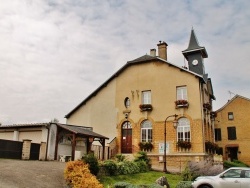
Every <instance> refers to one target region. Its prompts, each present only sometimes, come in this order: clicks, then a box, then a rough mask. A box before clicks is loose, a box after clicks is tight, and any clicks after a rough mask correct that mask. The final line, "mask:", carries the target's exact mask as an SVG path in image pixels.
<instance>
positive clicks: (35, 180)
mask: <svg viewBox="0 0 250 188" xmlns="http://www.w3.org/2000/svg"><path fill="white" fill-rule="evenodd" d="M65 166H66V163H63V162H58V161H24V160H12V159H0V188H50V187H51V188H57V187H58V188H66V187H67V186H66V184H65V182H64V178H63V171H64V168H65Z"/></svg>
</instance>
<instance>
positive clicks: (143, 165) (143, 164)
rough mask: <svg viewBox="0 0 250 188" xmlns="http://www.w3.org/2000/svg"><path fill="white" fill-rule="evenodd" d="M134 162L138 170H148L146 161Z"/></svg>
mask: <svg viewBox="0 0 250 188" xmlns="http://www.w3.org/2000/svg"><path fill="white" fill-rule="evenodd" d="M135 163H136V165H137V166H138V168H139V172H147V171H149V168H148V165H147V163H146V162H145V161H137V162H135Z"/></svg>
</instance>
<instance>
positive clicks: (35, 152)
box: [30, 143, 40, 160]
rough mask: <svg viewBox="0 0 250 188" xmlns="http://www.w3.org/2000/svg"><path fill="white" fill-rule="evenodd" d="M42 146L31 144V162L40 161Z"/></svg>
mask: <svg viewBox="0 0 250 188" xmlns="http://www.w3.org/2000/svg"><path fill="white" fill-rule="evenodd" d="M39 153H40V144H36V143H31V147H30V160H39Z"/></svg>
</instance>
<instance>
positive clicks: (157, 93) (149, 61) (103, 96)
mask: <svg viewBox="0 0 250 188" xmlns="http://www.w3.org/2000/svg"><path fill="white" fill-rule="evenodd" d="M157 46H158V56H156V50H155V49H152V50H150V55H144V56H142V57H139V58H137V59H135V60H132V61H128V62H127V63H126V64H125V65H124V66H123V67H121V68H120V69H119V70H118V71H117V72H116V73H114V74H113V75H112V76H111V77H110V78H109V79H108V80H107V81H105V82H104V83H103V84H102V85H101V86H100V87H99V88H97V89H96V90H95V91H94V92H93V93H92V94H91V95H89V96H88V97H87V98H86V99H85V100H83V101H82V102H81V103H80V104H79V105H78V106H76V107H75V108H74V109H73V110H72V111H71V112H69V113H68V114H67V115H66V116H65V117H66V118H67V123H68V124H75V125H89V126H91V127H93V130H94V131H95V132H98V133H101V134H104V135H105V136H107V137H109V138H110V139H111V140H112V142H110V143H109V144H112V145H115V146H116V147H117V149H118V152H119V153H123V154H134V153H136V152H138V151H139V150H140V149H142V148H140V147H142V146H143V145H144V146H143V147H146V146H145V143H151V144H152V146H153V149H152V150H151V148H144V150H147V149H148V156H149V157H150V158H151V159H152V163H153V165H155V166H158V167H159V168H162V163H161V162H162V159H163V153H164V152H163V151H164V140H165V138H166V147H167V148H166V152H167V166H168V167H170V168H172V167H173V168H176V167H178V168H182V169H183V168H184V167H185V163H186V162H187V161H188V160H196V161H200V160H204V159H206V157H207V156H208V155H207V153H206V151H205V141H213V140H214V138H213V126H212V122H211V119H210V112H211V110H212V100H215V97H214V94H213V88H212V82H211V79H210V78H208V75H207V74H206V72H205V66H204V58H207V57H208V55H207V52H206V49H205V47H201V46H199V44H198V41H197V39H196V36H195V33H194V30H192V31H191V36H190V41H189V46H188V48H187V49H186V50H184V51H182V53H183V55H184V57H185V58H186V60H187V61H188V68H187V67H180V66H177V65H175V64H173V63H171V62H169V61H168V60H167V46H168V45H167V44H166V43H165V42H161V41H160V43H159V44H158V45H157ZM175 114H177V117H176V119H177V120H178V126H177V128H174V126H173V120H174V115H175ZM169 116H170V117H169ZM165 125H166V137H165V134H164V132H165V131H164V129H165V128H164V126H165ZM177 144H178V145H177ZM147 146H149V147H150V144H147Z"/></svg>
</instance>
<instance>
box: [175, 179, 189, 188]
mask: <svg viewBox="0 0 250 188" xmlns="http://www.w3.org/2000/svg"><path fill="white" fill-rule="evenodd" d="M175 188H192V181H181V182H179V183H178V184H177V185H176V187H175Z"/></svg>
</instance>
